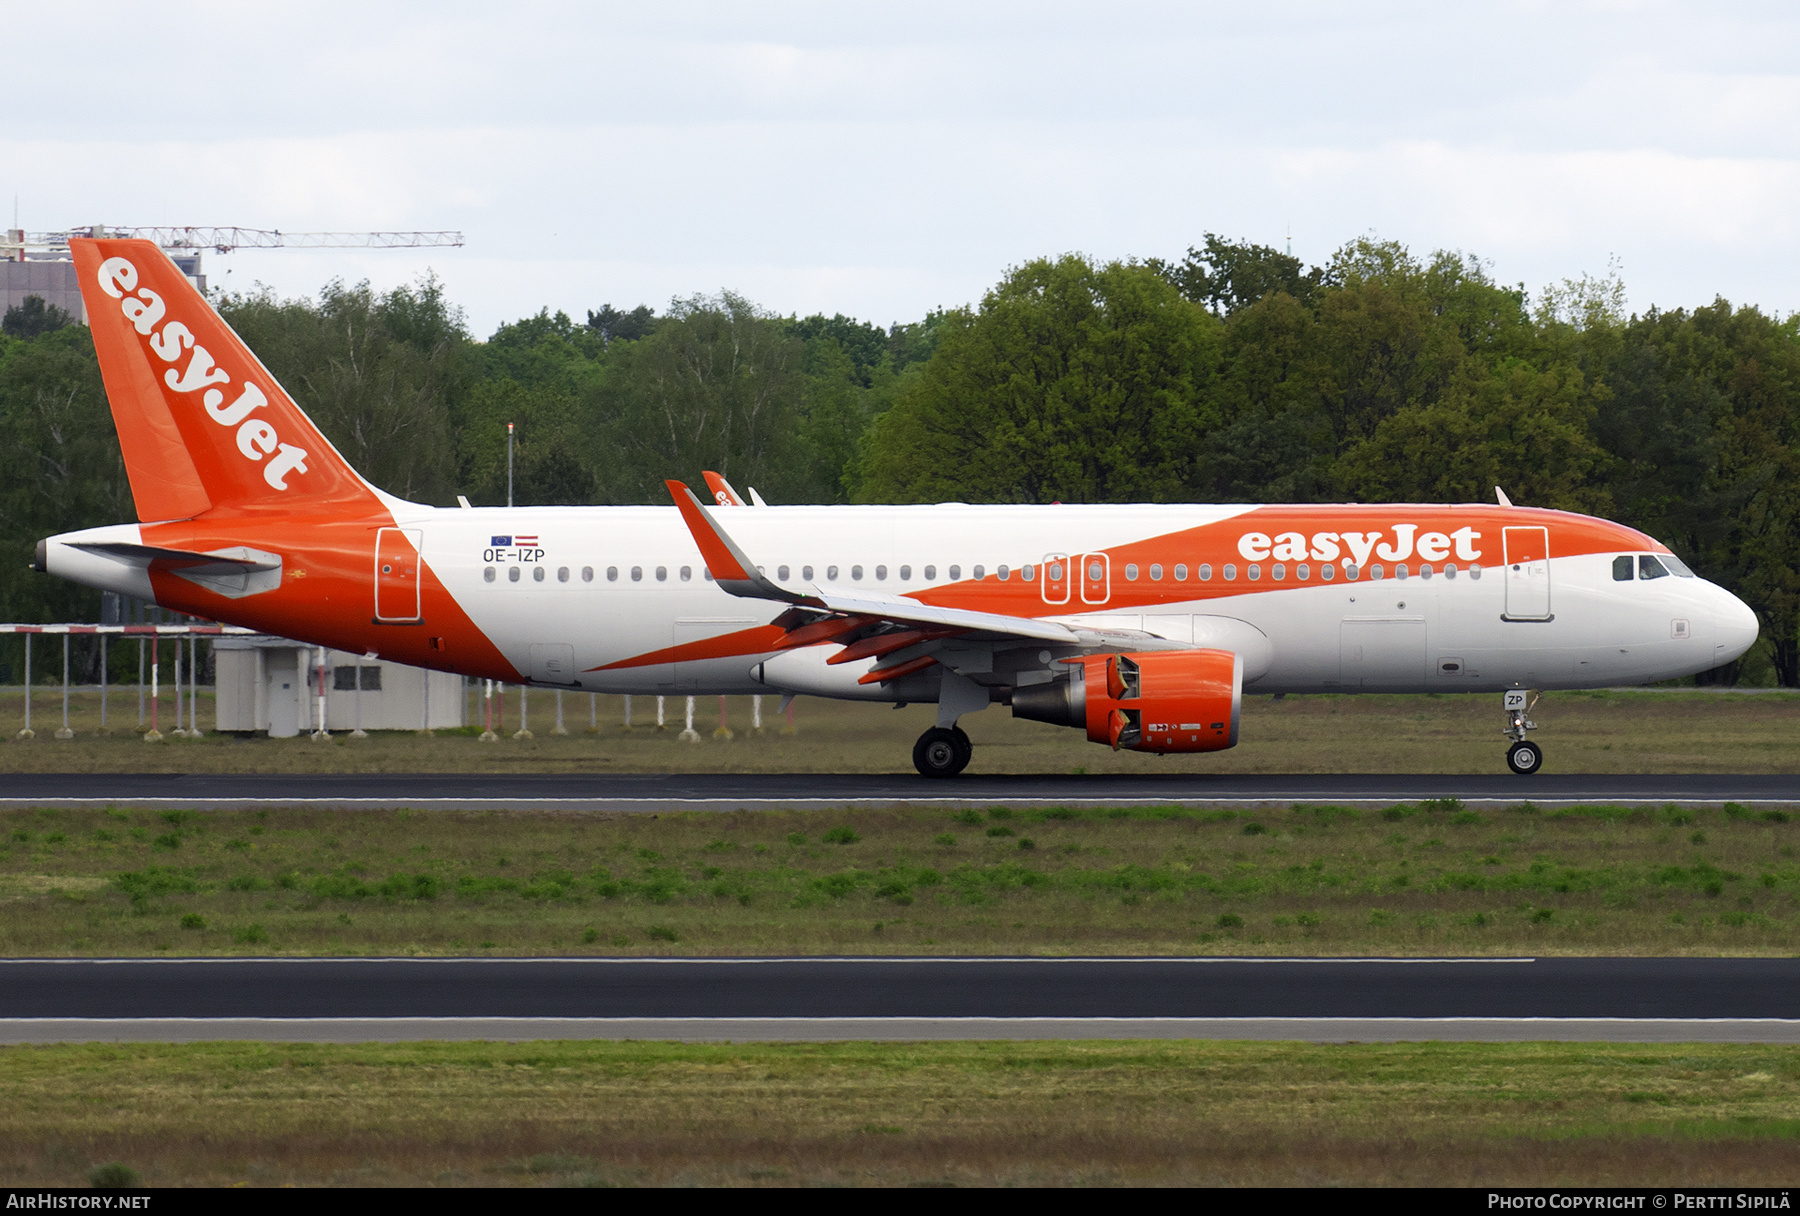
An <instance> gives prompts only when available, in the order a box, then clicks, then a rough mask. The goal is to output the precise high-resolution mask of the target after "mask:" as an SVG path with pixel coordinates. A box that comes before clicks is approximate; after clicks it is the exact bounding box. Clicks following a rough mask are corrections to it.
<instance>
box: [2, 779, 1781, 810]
mask: <svg viewBox="0 0 1800 1216" xmlns="http://www.w3.org/2000/svg"><path fill="white" fill-rule="evenodd" d="M1425 798H1458V799H1460V800H1462V801H1463V802H1467V803H1470V804H1473V805H1480V804H1488V803H1497V804H1509V803H1514V802H1519V801H1521V800H1524V799H1530V800H1531V801H1533V802H1536V803H1538V804H1540V805H1557V804H1562V803H1571V802H1609V803H1627V804H1629V803H1662V802H1677V803H1720V802H1743V803H1762V804H1769V803H1783V804H1785V803H1796V804H1800V774H1706V773H1641V774H1638V773H1632V774H1597V773H1577V774H1569V775H1556V774H1545V773H1538V774H1536V775H1534V776H1531V777H1516V776H1512V775H1510V774H1505V773H1477V774H1464V775H1448V776H1445V775H1435V774H1416V775H1408V774H1400V775H1386V774H1366V775H1364V774H1350V775H1344V774H1295V775H1283V774H1251V775H1230V774H1217V775H1215V774H1193V773H1179V774H1170V775H1167V776H1163V775H1148V776H1125V777H1121V776H1103V775H1082V776H1076V775H1050V776H981V775H976V776H970V775H967V774H965V775H963V776H961V777H957V778H953V779H950V780H935V781H934V780H929V779H927V778H924V777H919V776H916V775H914V774H892V773H819V774H814V773H744V774H737V773H680V774H659V773H647V774H638V773H595V774H588V773H567V774H562V773H544V774H529V773H518V774H514V773H441V774H434V773H372V774H364V773H217V774H175V773H154V774H110V773H47V774H43V773H14V774H9V775H7V776H6V778H5V780H4V783H3V784H0V806H65V807H75V806H102V805H106V804H109V803H110V804H114V805H119V806H132V805H142V806H158V807H169V806H183V807H194V808H198V809H208V808H211V809H228V808H242V807H264V806H278V805H300V804H305V805H313V806H318V805H326V806H409V807H416V808H421V809H433V808H439V809H447V810H448V809H461V808H480V807H493V808H509V807H511V808H530V807H540V808H545V809H570V810H582V809H587V810H610V811H652V812H653V811H658V810H677V809H686V810H734V809H738V808H746V809H770V808H775V807H806V806H819V805H824V806H833V807H838V806H892V805H895V804H900V803H924V804H932V805H955V806H962V805H968V806H989V805H994V804H1006V805H1010V806H1032V805H1053V806H1094V805H1109V806H1119V805H1141V804H1146V803H1175V804H1185V805H1233V804H1256V805H1263V804H1282V803H1294V802H1308V803H1320V802H1330V803H1340V804H1341V803H1381V804H1387V803H1393V802H1412V801H1418V800H1420V799H1425Z"/></svg>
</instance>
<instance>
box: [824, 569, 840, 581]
mask: <svg viewBox="0 0 1800 1216" xmlns="http://www.w3.org/2000/svg"><path fill="white" fill-rule="evenodd" d="M837 574H838V568H837V567H836V566H827V567H825V581H826V582H828V583H835V582H837Z"/></svg>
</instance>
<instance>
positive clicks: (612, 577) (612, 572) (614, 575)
mask: <svg viewBox="0 0 1800 1216" xmlns="http://www.w3.org/2000/svg"><path fill="white" fill-rule="evenodd" d="M606 581H607V582H609V583H616V582H618V581H619V568H618V567H617V566H608V567H607V568H606Z"/></svg>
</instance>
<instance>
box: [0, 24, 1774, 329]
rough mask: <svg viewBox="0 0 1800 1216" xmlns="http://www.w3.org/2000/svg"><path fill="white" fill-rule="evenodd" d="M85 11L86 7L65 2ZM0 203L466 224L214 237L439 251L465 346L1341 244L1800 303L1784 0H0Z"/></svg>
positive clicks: (217, 274) (1530, 284) (320, 278)
mask: <svg viewBox="0 0 1800 1216" xmlns="http://www.w3.org/2000/svg"><path fill="white" fill-rule="evenodd" d="M52 11H54V14H55V19H54V21H53V22H51V21H47V15H48V14H49V13H50V12H52ZM0 19H3V20H4V21H5V22H6V28H8V29H9V30H13V31H19V30H26V31H29V36H28V41H27V43H26V44H25V45H26V46H27V47H28V50H29V53H28V54H25V53H20V50H19V45H20V44H14V46H13V48H12V49H10V50H9V51H8V55H7V68H6V75H7V88H6V97H7V102H6V107H5V111H4V112H5V113H6V115H7V119H8V121H6V122H4V123H0V199H3V200H4V201H5V202H11V201H12V196H16V198H17V206H18V216H19V222H20V224H21V225H22V226H23V227H25V228H26V229H27V230H29V231H34V232H35V231H48V230H53V229H61V228H67V227H70V226H74V225H84V224H91V223H104V224H109V225H114V226H135V225H160V224H179V225H188V224H193V225H213V224H216V225H236V226H241V227H247V228H280V229H284V230H287V231H309V230H333V231H336V230H384V229H430V230H439V229H455V230H459V231H461V232H463V233H464V234H465V236H466V239H467V243H466V245H465V246H464V247H462V248H460V249H434V250H386V251H366V250H348V249H345V250H307V251H301V250H274V251H239V252H236V253H233V254H230V255H214V254H208V255H207V258H206V271H207V274H208V276H209V279H210V281H211V284H212V285H213V286H215V287H221V286H222V287H224V288H226V289H228V290H248V289H250V288H251V287H252V286H253V285H254V284H256V283H259V282H260V283H264V284H268V285H269V286H271V287H273V288H274V289H275V290H276V291H278V292H279V293H281V294H282V295H284V296H303V295H314V294H316V293H317V291H318V290H319V288H320V287H321V286H322V285H323V284H324V283H326V282H327V281H329V280H331V279H334V278H341V279H344V280H346V281H350V282H355V281H359V280H362V279H368V280H369V281H371V282H372V283H373V284H374V285H375V286H376V287H378V288H383V289H385V288H388V287H392V286H395V285H398V284H402V283H407V282H410V281H414V280H416V279H417V278H418V277H419V276H420V275H422V274H425V273H427V272H431V273H435V274H436V275H437V276H438V277H439V278H440V279H442V280H443V282H444V284H445V288H446V291H447V294H448V295H449V297H450V298H451V299H452V300H454V301H455V302H457V303H458V304H460V305H461V306H462V308H463V309H464V311H465V313H466V316H467V318H468V321H469V325H470V328H471V330H472V331H473V332H474V333H476V334H477V335H478V336H484V335H486V334H488V333H491V332H492V331H493V329H494V328H495V327H496V326H497V325H499V324H501V323H502V322H504V321H507V320H511V319H515V318H518V317H521V316H526V315H530V314H533V313H535V312H537V311H538V310H539V309H540V308H545V307H548V308H550V309H551V310H556V309H562V310H564V311H566V312H568V313H569V314H570V315H571V316H573V317H574V318H575V319H576V320H577V321H579V320H582V319H584V318H585V315H586V310H588V309H593V308H599V307H600V306H601V305H602V304H603V303H610V304H613V305H614V306H616V307H623V308H629V307H631V306H634V305H636V304H639V303H648V304H650V305H652V306H653V307H655V308H657V309H658V310H659V311H660V310H662V309H663V308H665V307H667V304H668V302H669V300H670V299H671V298H674V297H683V298H685V297H689V296H692V295H695V294H699V293H707V294H710V293H714V292H717V291H719V290H721V289H730V290H733V291H736V292H739V293H741V294H743V295H745V296H747V297H749V298H750V299H751V300H753V301H755V302H756V303H757V304H759V305H761V306H762V307H764V308H766V309H768V310H770V311H772V312H776V313H782V314H789V313H793V314H800V315H806V314H810V313H814V312H823V313H827V314H830V313H838V312H841V313H845V314H847V315H850V316H854V317H859V318H861V319H864V320H869V321H874V322H876V323H878V324H882V325H886V324H889V323H892V322H895V321H907V320H914V319H917V318H919V317H921V316H923V315H924V314H925V313H926V312H927V311H928V310H930V309H932V308H938V307H954V306H959V305H964V304H976V303H978V302H979V301H980V298H981V296H982V294H983V292H985V291H986V290H988V289H989V288H990V287H992V286H993V285H994V283H996V282H997V281H998V280H999V279H1000V278H1001V277H1002V276H1003V275H1004V274H1005V273H1006V271H1007V269H1008V268H1009V267H1011V266H1016V265H1018V264H1020V263H1022V262H1024V261H1027V260H1030V259H1032V258H1036V257H1042V256H1054V255H1058V254H1063V253H1070V252H1079V253H1084V254H1087V255H1089V256H1091V257H1094V258H1098V259H1102V260H1110V259H1115V258H1129V257H1137V258H1144V257H1151V256H1162V257H1174V258H1179V257H1180V256H1181V254H1182V253H1183V252H1184V251H1185V250H1186V249H1187V247H1188V246H1190V245H1194V244H1198V243H1199V242H1200V241H1201V240H1202V239H1203V237H1204V234H1205V233H1208V232H1214V233H1218V234H1221V235H1223V236H1226V237H1228V238H1231V239H1248V240H1252V241H1256V242H1259V243H1263V244H1269V245H1274V246H1277V247H1286V246H1287V245H1288V244H1289V243H1290V241H1291V246H1292V249H1293V252H1294V253H1295V254H1296V255H1298V256H1300V257H1302V258H1304V259H1306V260H1307V261H1309V262H1315V263H1318V262H1324V261H1325V260H1327V259H1328V258H1329V257H1330V256H1331V254H1332V252H1333V251H1334V250H1335V249H1337V248H1339V247H1340V246H1342V245H1343V244H1344V243H1345V242H1347V241H1349V240H1352V239H1354V238H1356V237H1358V236H1362V235H1366V234H1370V233H1373V234H1375V235H1377V236H1379V237H1382V238H1386V239H1393V240H1398V241H1400V242H1402V243H1404V244H1406V245H1408V246H1409V247H1411V248H1412V249H1414V250H1415V251H1416V252H1419V253H1421V254H1424V253H1429V252H1430V251H1432V250H1435V249H1440V248H1442V249H1455V250H1459V251H1463V252H1465V253H1469V254H1473V255H1476V256H1478V257H1480V258H1481V259H1483V260H1484V261H1485V262H1487V263H1488V264H1489V269H1490V273H1491V274H1492V275H1493V276H1494V278H1496V279H1497V280H1499V281H1501V282H1504V283H1519V284H1523V285H1524V286H1525V287H1526V288H1527V289H1528V290H1530V291H1532V292H1534V293H1535V292H1537V291H1538V290H1540V289H1541V288H1542V287H1544V286H1545V285H1546V284H1552V283H1556V282H1559V281H1561V280H1563V279H1566V278H1574V277H1577V276H1580V275H1583V274H1592V275H1601V274H1604V273H1606V272H1607V270H1608V267H1609V265H1612V264H1614V262H1615V260H1616V264H1617V266H1618V268H1619V272H1620V273H1621V274H1622V276H1623V278H1624V281H1625V284H1626V288H1627V293H1628V299H1629V304H1630V307H1631V308H1632V309H1634V310H1642V309H1645V308H1648V307H1650V306H1652V305H1655V306H1659V307H1662V308H1665V309H1667V308H1675V307H1684V306H1686V307H1691V306H1695V305H1700V304H1706V303H1710V302H1711V301H1712V300H1713V298H1714V297H1715V296H1719V295H1723V296H1725V297H1726V298H1727V299H1730V300H1732V301H1734V302H1739V303H1755V304H1759V305H1761V306H1762V307H1763V308H1765V309H1767V310H1770V311H1774V312H1779V313H1782V314H1786V313H1789V312H1793V311H1797V310H1800V219H1797V217H1796V203H1800V9H1796V8H1795V7H1794V6H1791V5H1777V4H1732V3H1707V4H1668V3H1627V2H1615V3H1589V4H1583V3H1571V2H1568V0H1564V2H1560V3H1554V4H1552V3H1513V4H1507V3H1491V4H1459V5H1447V4H1442V3H1429V4H1399V3H1396V4H1382V3H1363V4H1357V5H1347V4H1311V3H1278V2H1276V3H1260V4H1256V5H1246V4H1242V3H1236V4H1207V3H1185V4H1156V3H1142V4H1133V3H1119V2H1114V3H1108V4H1094V3H1092V2H1091V0H1089V2H1085V3H1079V4H1064V3H1048V2H1037V3H1029V4H1005V3H994V4H982V3H976V2H973V0H961V2H957V3H941V4H940V3H933V2H914V3H908V4H904V5H900V4H880V3H867V4H859V5H845V4H841V3H817V4H815V3H746V2H738V3H685V4H684V3H672V2H665V3H660V4H656V5H645V4H642V3H631V4H604V3H584V4H569V5H563V4H534V3H513V4H509V5H494V4H467V5H458V4H430V5H424V4H421V5H400V4H380V3H359V4H335V3H317V2H314V3H307V4H304V5H300V4H291V5H279V4H268V5H243V4H239V3H232V4H158V3H154V2H151V3H133V4H93V3H88V4H83V3H65V4H61V5H58V6H56V7H55V9H54V10H47V9H45V8H44V7H43V6H42V5H41V4H36V3H34V4H30V5H26V4H22V3H18V2H16V0H0Z"/></svg>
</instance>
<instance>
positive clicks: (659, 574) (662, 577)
mask: <svg viewBox="0 0 1800 1216" xmlns="http://www.w3.org/2000/svg"><path fill="white" fill-rule="evenodd" d="M656 581H657V582H659V583H666V582H668V581H669V568H668V567H667V566H658V567H657V568H656Z"/></svg>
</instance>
